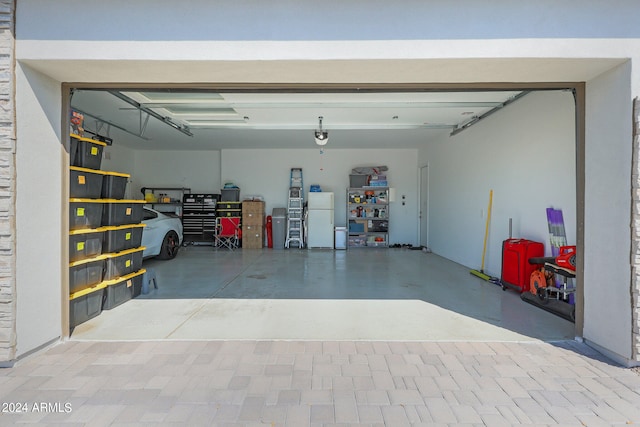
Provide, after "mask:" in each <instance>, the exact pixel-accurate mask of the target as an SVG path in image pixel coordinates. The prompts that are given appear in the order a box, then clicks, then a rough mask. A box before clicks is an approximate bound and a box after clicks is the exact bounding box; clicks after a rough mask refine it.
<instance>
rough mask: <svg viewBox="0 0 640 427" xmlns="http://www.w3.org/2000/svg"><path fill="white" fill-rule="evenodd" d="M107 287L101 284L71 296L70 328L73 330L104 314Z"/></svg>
mask: <svg viewBox="0 0 640 427" xmlns="http://www.w3.org/2000/svg"><path fill="white" fill-rule="evenodd" d="M105 287H106V285H104V284H103V283H100V284H98V285H96V286H93V287H91V288H86V289H83V290H81V291H78V292H74V293H72V294H71V295H70V296H69V328H70V329H71V330H73V328H75V327H76V326H78V325H79V324H81V323H84V322H86V321H87V320H89V319H93V318H94V317H96V316H98V315H99V314H100V313H102V301H103V298H104V288H105Z"/></svg>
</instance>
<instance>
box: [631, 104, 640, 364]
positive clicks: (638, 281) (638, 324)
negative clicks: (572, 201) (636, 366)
mask: <svg viewBox="0 0 640 427" xmlns="http://www.w3.org/2000/svg"><path fill="white" fill-rule="evenodd" d="M632 168H633V169H632V172H631V176H632V183H631V185H632V187H631V191H632V195H633V200H632V204H633V220H632V224H631V228H632V235H631V241H632V245H633V246H632V253H631V293H632V295H631V302H632V304H633V306H632V308H631V315H632V318H633V320H632V321H633V332H632V333H633V337H632V338H633V341H632V343H633V349H632V358H633V360H635V361H638V362H640V100H639V99H638V98H636V99H635V100H634V102H633V166H632Z"/></svg>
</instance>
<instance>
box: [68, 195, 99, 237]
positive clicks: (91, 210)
mask: <svg viewBox="0 0 640 427" xmlns="http://www.w3.org/2000/svg"><path fill="white" fill-rule="evenodd" d="M102 207H103V203H102V199H76V198H73V199H70V200H69V230H72V231H73V230H80V229H83V228H98V227H100V225H101V222H102Z"/></svg>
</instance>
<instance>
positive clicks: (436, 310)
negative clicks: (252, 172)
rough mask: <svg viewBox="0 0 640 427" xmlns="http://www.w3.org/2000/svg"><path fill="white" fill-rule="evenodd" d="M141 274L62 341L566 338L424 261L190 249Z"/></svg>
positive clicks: (532, 310) (562, 326) (457, 272)
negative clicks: (112, 304)
mask: <svg viewBox="0 0 640 427" xmlns="http://www.w3.org/2000/svg"><path fill="white" fill-rule="evenodd" d="M143 267H144V268H153V269H154V270H155V272H156V275H157V279H158V286H159V288H158V289H152V290H151V292H150V293H149V294H146V295H140V296H139V297H138V298H136V299H134V300H131V301H128V302H126V303H124V304H122V305H120V306H118V307H116V308H114V309H111V310H108V311H103V312H102V314H101V315H100V316H98V317H96V318H94V319H91V320H89V321H88V322H86V323H83V324H81V325H79V326H78V327H76V328H75V330H74V332H73V334H72V336H71V340H101V341H109V340H114V341H118V340H157V339H171V340H200V339H203V340H216V339H220V340H230V339H231V340H236V339H237V340H374V341H493V342H496V341H503V342H504V341H512V342H525V341H547V342H550V341H559V340H567V339H569V340H571V339H573V338H574V325H573V323H571V322H568V321H566V320H564V319H562V318H560V317H557V316H555V315H553V314H550V313H547V312H545V311H543V310H541V309H539V308H536V307H534V306H531V305H530V304H527V303H524V302H523V301H521V300H520V298H519V295H518V294H517V293H516V292H514V291H511V290H508V291H506V292H505V291H503V290H502V289H501V288H500V287H499V286H496V285H493V284H491V283H489V282H486V281H483V280H481V279H478V278H476V277H474V276H472V275H470V274H469V270H468V269H467V268H465V267H462V266H461V265H459V264H456V263H454V262H451V261H448V260H446V259H444V258H442V257H439V256H437V255H434V254H427V253H424V252H422V251H414V250H408V249H374V250H363V249H361V250H349V251H332V250H306V249H303V250H299V249H289V250H270V249H264V250H246V249H245V250H236V251H233V252H231V251H228V250H221V249H213V248H211V247H209V246H188V247H184V248H181V251H180V253H179V254H178V256H177V257H176V258H175V259H174V260H171V261H157V260H153V259H151V260H145V262H144V265H143Z"/></svg>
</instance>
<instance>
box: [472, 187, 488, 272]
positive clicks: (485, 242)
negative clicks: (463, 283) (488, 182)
mask: <svg viewBox="0 0 640 427" xmlns="http://www.w3.org/2000/svg"><path fill="white" fill-rule="evenodd" d="M492 202H493V190H490V191H489V207H488V208H487V224H486V226H485V228H484V244H483V247H482V265H481V266H480V270H471V271H470V273H471V274H473V275H474V276H478V277H479V278H481V279H483V280H486V281H487V282H488V281H490V280H491V276H489V275H487V274H485V273H484V255H485V253H486V252H487V237H488V236H489V221H490V220H491V203H492Z"/></svg>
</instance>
